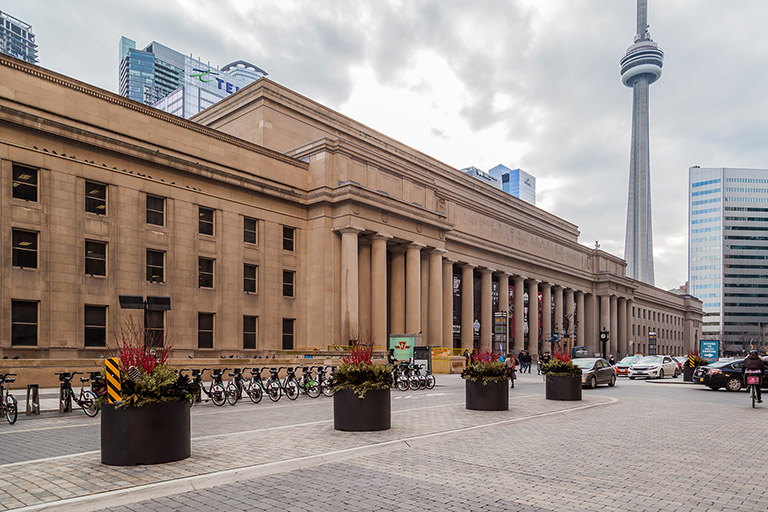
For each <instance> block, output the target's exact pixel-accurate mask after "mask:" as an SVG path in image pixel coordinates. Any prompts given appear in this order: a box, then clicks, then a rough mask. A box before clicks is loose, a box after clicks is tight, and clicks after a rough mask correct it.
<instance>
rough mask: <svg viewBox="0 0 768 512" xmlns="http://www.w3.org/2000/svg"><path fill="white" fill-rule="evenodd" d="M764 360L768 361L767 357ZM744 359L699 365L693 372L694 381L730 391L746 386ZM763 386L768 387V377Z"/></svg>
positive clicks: (763, 381)
mask: <svg viewBox="0 0 768 512" xmlns="http://www.w3.org/2000/svg"><path fill="white" fill-rule="evenodd" d="M763 361H765V362H766V363H768V360H767V358H763ZM743 364H744V359H735V360H731V361H718V362H716V363H712V364H709V365H707V366H699V367H698V368H696V371H694V372H693V382H696V383H698V384H704V385H705V386H707V387H708V388H709V389H720V388H723V387H724V388H725V389H727V390H728V391H738V390H740V389H741V388H743V387H744V381H743V380H742V375H741V367H742V365H743ZM760 387H761V388H768V379H763V380H762V384H761V386H760Z"/></svg>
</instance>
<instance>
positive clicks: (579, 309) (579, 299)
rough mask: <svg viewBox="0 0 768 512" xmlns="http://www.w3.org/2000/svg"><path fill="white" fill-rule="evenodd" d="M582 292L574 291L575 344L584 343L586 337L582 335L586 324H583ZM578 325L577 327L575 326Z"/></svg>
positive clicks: (585, 342)
mask: <svg viewBox="0 0 768 512" xmlns="http://www.w3.org/2000/svg"><path fill="white" fill-rule="evenodd" d="M584 319H585V315H584V292H582V291H576V322H574V324H573V326H574V332H576V341H575V344H576V345H586V344H587V341H586V340H587V337H586V336H585V335H584V334H585V332H586V325H584ZM577 326H578V328H577Z"/></svg>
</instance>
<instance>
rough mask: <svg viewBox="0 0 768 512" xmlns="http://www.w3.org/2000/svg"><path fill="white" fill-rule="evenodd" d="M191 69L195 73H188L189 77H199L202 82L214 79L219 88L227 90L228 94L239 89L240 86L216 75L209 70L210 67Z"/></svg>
mask: <svg viewBox="0 0 768 512" xmlns="http://www.w3.org/2000/svg"><path fill="white" fill-rule="evenodd" d="M192 71H196V73H190V74H189V77H190V78H199V79H200V81H201V82H204V83H208V82H213V81H214V80H216V82H217V83H218V85H219V89H221V90H223V91H227V93H228V94H232V93H235V92H237V91H239V90H240V87H237V86H236V85H234V84H232V83H230V82H227V81H226V80H223V79H221V78H219V77H218V76H217V75H218V73H217V72H215V71H211V70H210V69H197V68H192Z"/></svg>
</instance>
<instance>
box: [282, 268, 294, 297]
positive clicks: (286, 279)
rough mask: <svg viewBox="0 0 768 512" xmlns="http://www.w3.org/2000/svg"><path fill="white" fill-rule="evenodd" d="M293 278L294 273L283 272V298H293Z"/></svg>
mask: <svg viewBox="0 0 768 512" xmlns="http://www.w3.org/2000/svg"><path fill="white" fill-rule="evenodd" d="M295 277H296V273H295V272H291V271H290V270H283V297H293V292H294V289H293V288H294V285H293V281H294V278H295Z"/></svg>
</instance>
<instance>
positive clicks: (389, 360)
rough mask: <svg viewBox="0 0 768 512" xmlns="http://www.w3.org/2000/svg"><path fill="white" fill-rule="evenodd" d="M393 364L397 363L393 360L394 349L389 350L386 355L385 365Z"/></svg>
mask: <svg viewBox="0 0 768 512" xmlns="http://www.w3.org/2000/svg"><path fill="white" fill-rule="evenodd" d="M395 363H397V359H395V349H393V348H391V349H389V352H388V353H387V364H395Z"/></svg>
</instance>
